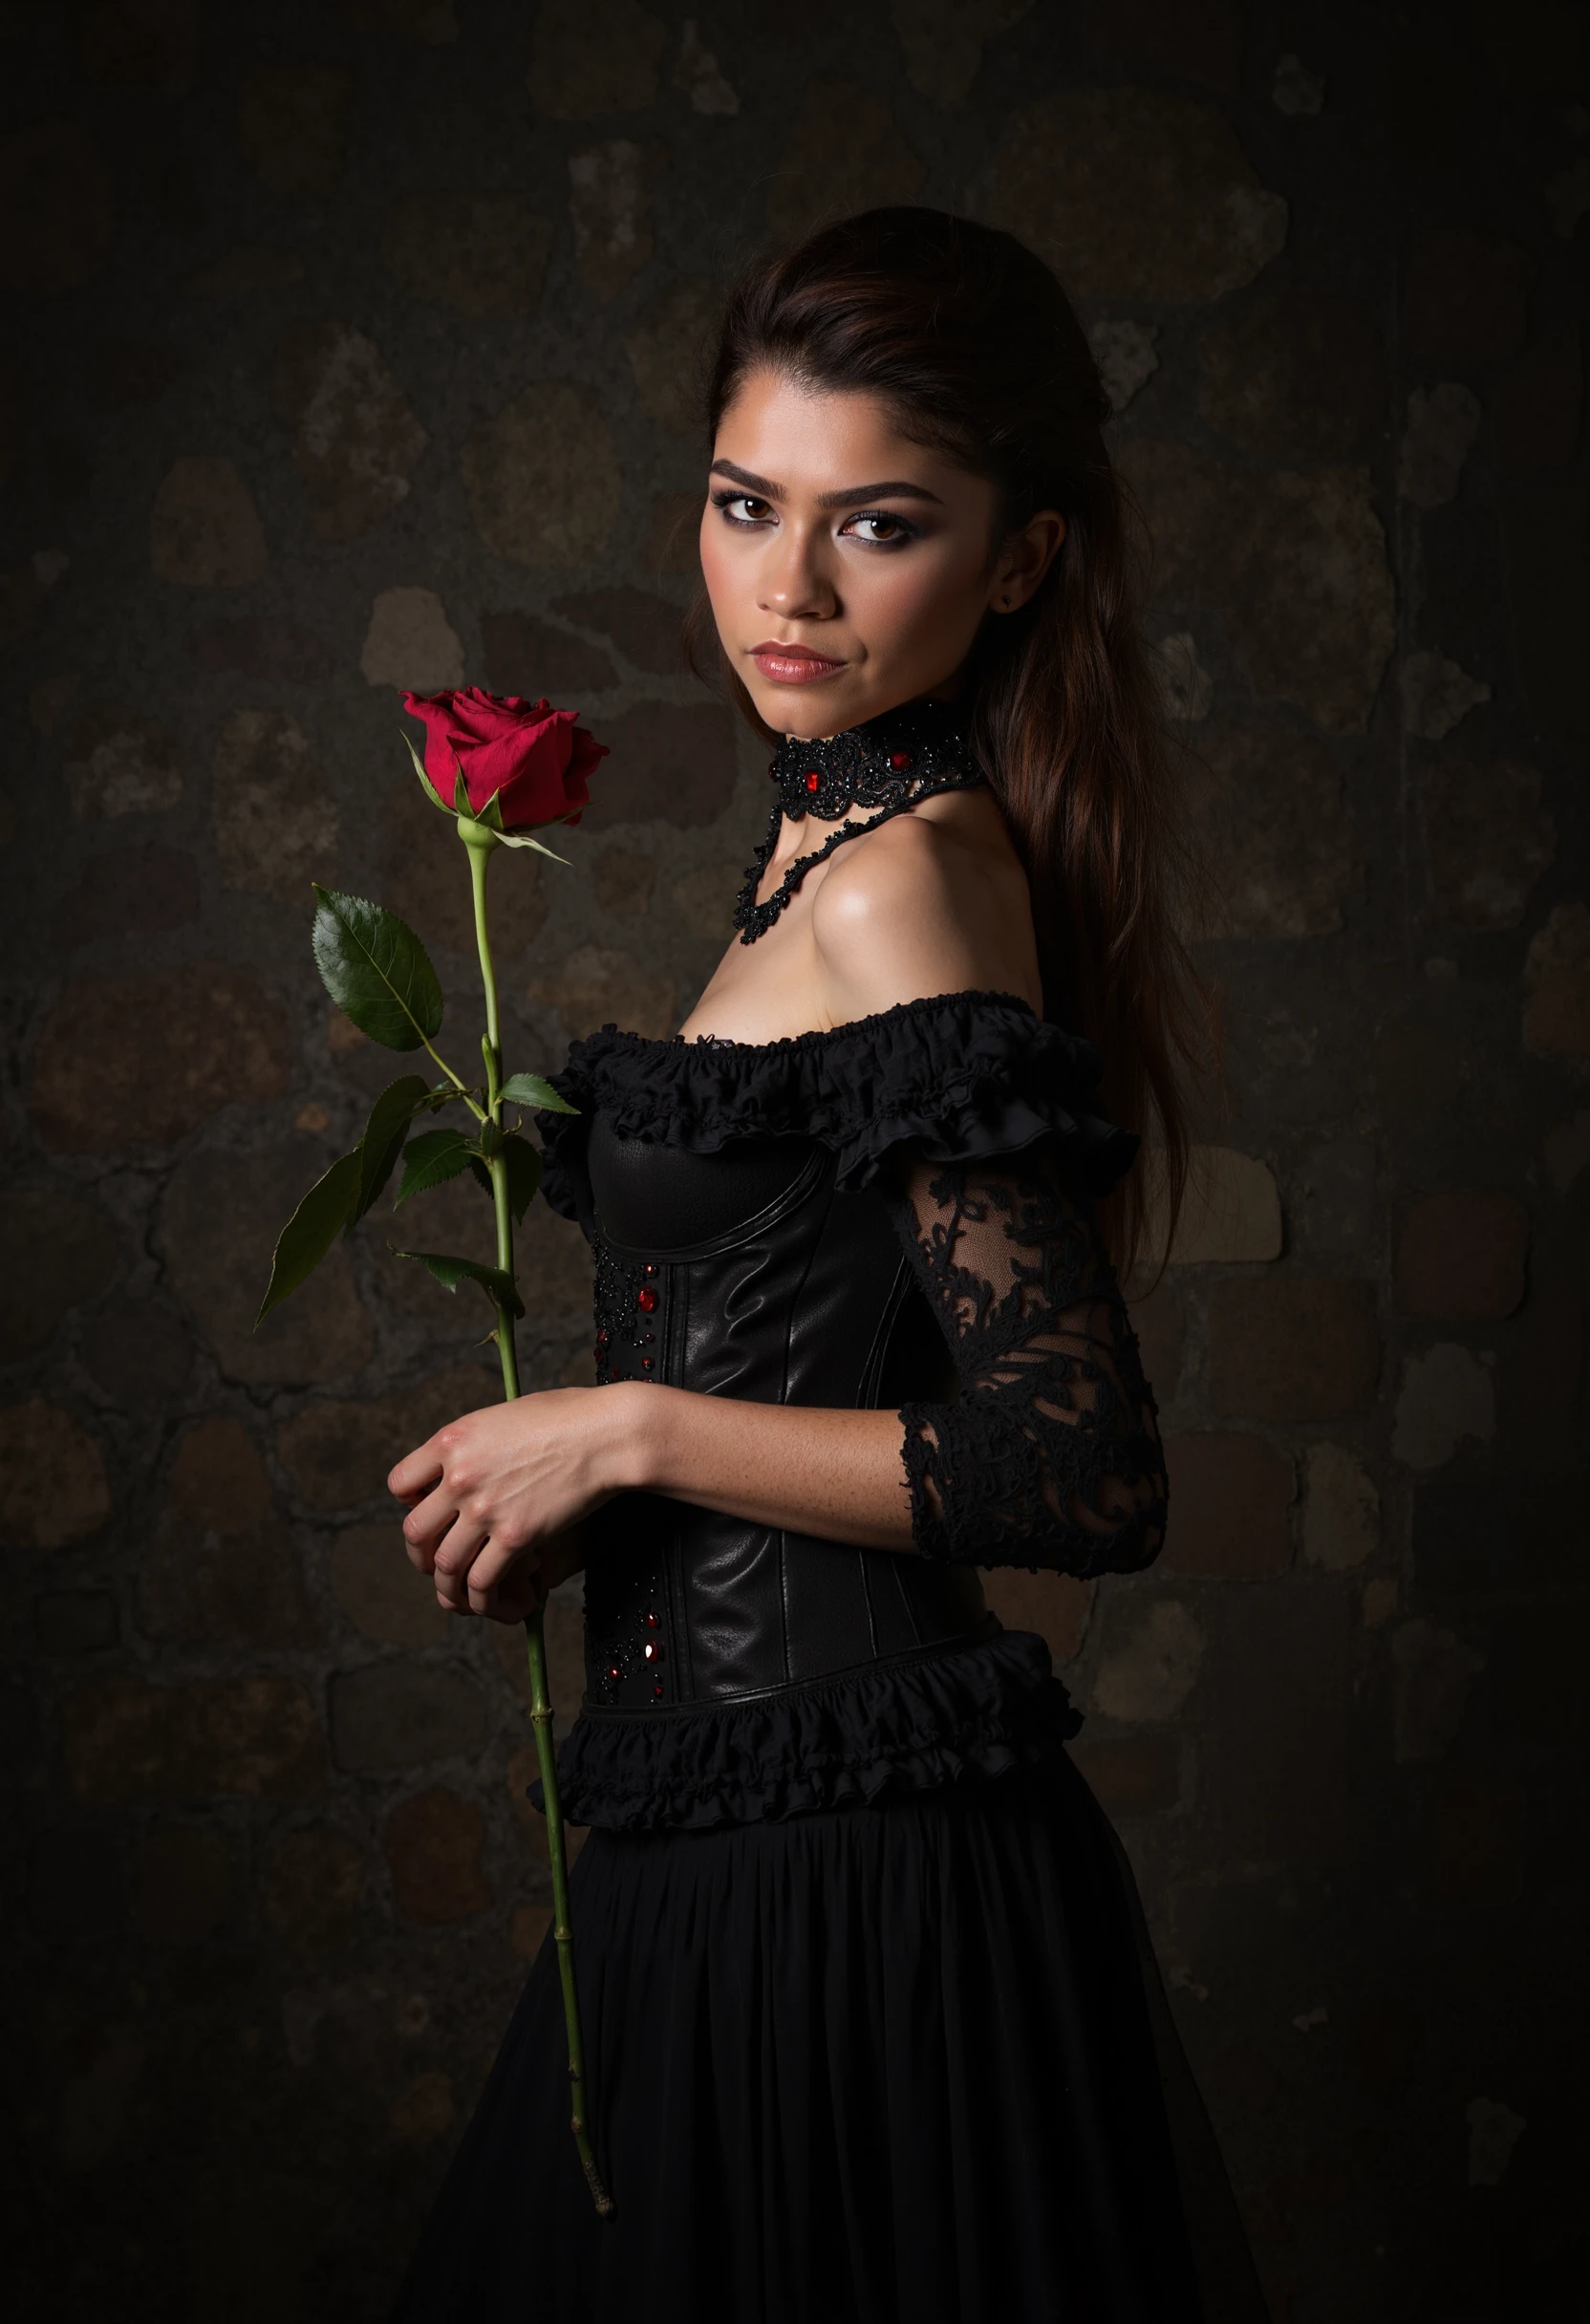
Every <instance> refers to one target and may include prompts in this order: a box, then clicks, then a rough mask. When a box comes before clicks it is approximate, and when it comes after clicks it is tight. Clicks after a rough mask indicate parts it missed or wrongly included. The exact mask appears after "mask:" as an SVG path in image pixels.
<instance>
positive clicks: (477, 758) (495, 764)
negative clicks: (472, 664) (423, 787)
mask: <svg viewBox="0 0 1590 2324" xmlns="http://www.w3.org/2000/svg"><path fill="white" fill-rule="evenodd" d="M403 708H404V709H405V710H407V711H408V712H410V714H411V715H412V716H413V717H415V718H417V719H423V720H424V721H425V772H426V774H427V775H428V776H429V777H430V780H431V782H432V783H433V784H434V785H435V786H436V788H437V790H438V792H439V793H440V796H441V798H442V799H443V800H444V801H445V802H446V804H447V805H448V806H449V807H451V805H452V803H453V793H454V788H455V785H456V782H457V777H458V773H459V770H460V769H461V768H462V773H463V786H464V789H465V790H466V791H467V792H468V794H469V804H470V806H471V807H473V808H474V810H475V812H476V814H477V815H479V814H481V813H482V812H483V810H484V808H485V807H487V806H488V805H489V803H490V802H491V801H492V800H493V799H496V800H498V801H499V802H500V803H501V809H502V816H503V828H504V830H505V831H534V830H539V829H540V828H542V826H543V825H544V824H548V823H578V822H579V820H580V809H581V808H582V807H584V806H585V805H586V803H587V801H588V799H589V797H590V793H589V792H588V791H587V789H586V782H587V778H588V777H589V776H590V775H591V774H592V773H593V772H594V771H595V768H596V766H597V764H598V763H599V762H600V761H601V760H603V759H605V758H606V757H607V754H608V746H607V744H606V743H605V742H595V741H593V740H592V738H591V736H590V735H589V734H587V732H586V730H585V728H584V727H583V726H576V724H575V723H574V717H575V714H574V712H573V711H572V710H554V709H553V708H552V705H551V703H550V702H548V701H547V700H546V699H543V700H541V701H539V702H526V701H523V700H521V699H520V697H519V696H518V695H517V694H486V693H484V692H483V690H482V689H481V688H480V687H479V686H466V687H464V688H462V690H461V691H457V692H455V691H452V690H449V691H448V692H446V693H444V694H405V695H404V697H403Z"/></svg>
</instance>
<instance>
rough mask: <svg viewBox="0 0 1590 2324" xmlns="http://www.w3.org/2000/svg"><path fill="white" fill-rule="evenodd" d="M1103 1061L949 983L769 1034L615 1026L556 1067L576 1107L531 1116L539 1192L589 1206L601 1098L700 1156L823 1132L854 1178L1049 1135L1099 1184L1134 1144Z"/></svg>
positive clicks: (650, 1133)
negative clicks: (752, 1038) (580, 1156)
mask: <svg viewBox="0 0 1590 2324" xmlns="http://www.w3.org/2000/svg"><path fill="white" fill-rule="evenodd" d="M1100 1070H1101V1062H1100V1058H1099V1053H1098V1051H1097V1050H1096V1049H1095V1048H1094V1047H1093V1045H1092V1044H1091V1043H1089V1042H1085V1041H1083V1040H1081V1039H1080V1038H1079V1037H1078V1036H1077V1035H1075V1034H1073V1033H1068V1032H1066V1031H1065V1030H1064V1027H1063V1026H1060V1025H1057V1024H1052V1023H1050V1022H1048V1021H1047V1020H1046V1019H1043V1018H1041V1017H1039V1016H1038V1015H1037V1014H1036V1013H1035V1012H1034V1010H1033V1009H1032V1008H1031V1007H1030V1006H1029V1004H1028V1003H1027V1002H1026V1001H1023V1000H1021V999H1020V998H1019V997H1018V996H1017V995H1016V994H1013V993H994V992H959V993H944V994H939V995H936V996H934V997H932V998H930V999H924V1000H918V1001H901V1002H899V1003H898V1004H897V1005H896V1006H895V1007H893V1008H890V1009H884V1010H881V1011H879V1012H878V1013H877V1014H876V1015H873V1016H870V1017H858V1018H855V1019H853V1020H851V1021H850V1022H848V1023H846V1024H839V1025H834V1026H832V1027H830V1028H829V1029H827V1030H826V1031H817V1032H809V1033H798V1034H794V1035H791V1036H788V1037H786V1038H784V1039H783V1040H780V1041H772V1042H763V1043H753V1042H738V1041H724V1040H721V1039H720V1038H718V1037H717V1036H714V1035H707V1034H703V1035H699V1036H698V1037H697V1038H696V1039H694V1040H687V1039H686V1038H685V1037H684V1035H683V1034H680V1033H675V1034H672V1035H669V1036H665V1037H660V1038H659V1037H654V1036H650V1035H647V1034H642V1033H630V1032H625V1031H622V1030H620V1028H619V1027H618V1026H616V1025H611V1024H610V1025H604V1026H603V1027H602V1029H601V1031H600V1032H598V1033H591V1034H590V1035H588V1036H587V1037H586V1038H585V1039H584V1040H583V1041H576V1042H575V1043H574V1044H572V1046H571V1047H570V1049H569V1062H568V1064H567V1065H566V1066H565V1067H564V1070H563V1071H562V1072H561V1073H559V1074H556V1075H554V1076H553V1087H555V1088H556V1089H557V1091H558V1093H559V1094H560V1096H562V1097H564V1098H565V1099H567V1101H568V1102H569V1105H571V1106H573V1107H575V1108H577V1109H578V1111H577V1113H576V1114H572V1115H570V1114H554V1113H542V1114H539V1115H538V1116H537V1117H536V1119H537V1128H538V1130H540V1132H541V1138H542V1146H543V1151H544V1155H545V1169H544V1173H543V1180H542V1184H543V1190H544V1192H545V1193H546V1195H547V1198H548V1201H549V1202H550V1203H551V1205H552V1207H553V1209H554V1210H557V1211H560V1212H562V1213H563V1215H564V1216H566V1217H574V1216H578V1211H579V1205H578V1199H577V1191H576V1181H575V1176H574V1162H575V1156H576V1154H577V1152H578V1150H579V1146H580V1144H581V1142H582V1141H583V1136H584V1118H585V1117H587V1116H589V1115H590V1114H591V1113H593V1112H595V1111H598V1110H600V1111H601V1112H603V1113H605V1114H607V1115H608V1117H609V1119H610V1121H611V1123H612V1128H613V1130H615V1131H616V1132H617V1134H618V1135H619V1136H620V1137H626V1138H639V1139H641V1140H643V1141H647V1142H650V1143H653V1144H657V1145H668V1146H675V1147H680V1148H683V1149H684V1150H685V1151H690V1152H696V1153H716V1152H718V1151H720V1150H721V1149H722V1148H723V1147H724V1146H726V1145H727V1144H729V1143H730V1142H731V1141H732V1140H734V1139H737V1138H746V1137H790V1136H806V1137H812V1138H816V1139H818V1140H820V1141H821V1142H822V1143H823V1144H825V1145H827V1146H828V1147H829V1148H831V1149H832V1151H834V1153H835V1154H836V1156H837V1182H838V1184H839V1185H840V1187H841V1188H843V1189H846V1190H852V1189H855V1188H859V1187H864V1186H868V1185H870V1184H872V1183H873V1182H874V1181H875V1180H876V1179H877V1178H878V1176H879V1174H880V1173H881V1172H882V1170H883V1167H884V1164H885V1161H886V1158H887V1156H888V1155H889V1154H890V1152H891V1151H892V1150H894V1149H895V1148H897V1147H901V1146H905V1145H913V1146H915V1147H916V1148H918V1149H919V1150H920V1151H923V1152H925V1153H926V1154H927V1155H928V1156H929V1157H930V1159H932V1160H934V1161H941V1162H967V1161H976V1160H978V1159H980V1158H985V1157H990V1156H993V1155H996V1154H1013V1153H1020V1152H1021V1151H1024V1150H1025V1149H1026V1148H1028V1147H1030V1146H1033V1145H1036V1144H1038V1143H1039V1142H1040V1141H1041V1140H1048V1141H1051V1142H1054V1143H1055V1144H1057V1145H1058V1146H1059V1147H1060V1149H1061V1150H1062V1151H1063V1153H1064V1159H1065V1161H1066V1163H1067V1165H1068V1166H1069V1167H1070V1168H1071V1169H1072V1170H1073V1171H1074V1172H1075V1173H1076V1175H1077V1176H1078V1177H1079V1178H1080V1179H1081V1181H1082V1183H1083V1184H1084V1185H1085V1187H1086V1189H1087V1191H1088V1192H1089V1193H1091V1194H1105V1193H1107V1191H1108V1190H1109V1188H1110V1187H1112V1186H1114V1185H1115V1184H1116V1183H1117V1182H1118V1181H1119V1180H1120V1179H1121V1178H1122V1177H1123V1176H1124V1175H1125V1174H1126V1173H1127V1171H1128V1169H1129V1168H1130V1167H1131V1163H1132V1160H1133V1157H1134V1156H1135V1154H1136V1152H1137V1148H1138V1143H1139V1141H1138V1138H1137V1136H1136V1134H1135V1133H1134V1132H1133V1131H1131V1130H1123V1129H1120V1128H1118V1127H1117V1125H1116V1124H1114V1123H1113V1122H1110V1121H1107V1120H1106V1118H1105V1117H1104V1115H1102V1114H1101V1113H1099V1112H1098V1111H1096V1110H1095V1109H1094V1107H1093V1104H1092V1092H1093V1090H1094V1088H1095V1087H1096V1085H1097V1083H1098V1080H1099V1076H1100Z"/></svg>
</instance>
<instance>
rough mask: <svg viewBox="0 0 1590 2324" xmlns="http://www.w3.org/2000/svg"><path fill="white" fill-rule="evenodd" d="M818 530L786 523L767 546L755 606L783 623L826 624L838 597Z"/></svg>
mask: <svg viewBox="0 0 1590 2324" xmlns="http://www.w3.org/2000/svg"><path fill="white" fill-rule="evenodd" d="M823 547H824V543H823V535H822V532H821V530H820V529H808V527H806V526H804V525H795V524H790V523H785V524H784V525H782V526H780V527H779V529H778V531H777V532H775V533H774V535H773V537H772V539H771V540H770V541H769V543H768V545H767V554H766V556H765V558H764V559H763V565H762V570H761V571H760V572H759V574H758V576H757V584H758V586H757V604H758V606H759V607H760V609H761V611H762V612H763V613H776V614H777V615H778V617H779V618H780V619H781V620H782V621H803V620H804V621H828V620H831V619H832V617H833V615H834V614H835V613H837V612H838V611H839V596H838V592H837V591H836V590H835V588H834V586H833V578H832V575H831V574H830V572H829V571H828V570H827V559H826V557H825V556H824V554H823Z"/></svg>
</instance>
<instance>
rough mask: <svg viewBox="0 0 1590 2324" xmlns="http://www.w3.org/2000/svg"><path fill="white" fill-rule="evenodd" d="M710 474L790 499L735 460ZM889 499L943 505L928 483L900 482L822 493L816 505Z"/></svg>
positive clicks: (762, 494)
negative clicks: (737, 463)
mask: <svg viewBox="0 0 1590 2324" xmlns="http://www.w3.org/2000/svg"><path fill="white" fill-rule="evenodd" d="M710 473H711V474H712V475H714V476H725V477H727V478H728V480H729V482H730V483H731V484H743V485H744V487H745V489H746V491H747V492H754V493H756V494H757V496H758V497H759V499H762V500H768V501H782V500H784V499H786V498H787V497H788V496H787V494H786V493H785V491H784V486H783V485H782V484H774V483H773V482H772V480H771V479H770V478H769V477H765V476H754V475H753V474H752V473H751V470H750V469H749V468H740V467H737V466H736V465H735V463H734V462H733V461H732V460H715V461H714V462H713V463H712V468H711V471H710ZM886 500H888V501H931V502H932V504H933V506H935V508H942V506H944V504H943V502H942V501H941V500H940V499H939V497H938V495H937V493H936V492H930V491H929V490H928V488H927V486H926V484H910V483H907V482H904V481H903V480H899V479H896V480H895V481H894V482H892V483H890V484H847V485H846V486H845V488H844V489H843V490H842V491H839V492H823V493H820V494H819V495H818V500H817V506H819V508H853V507H856V506H859V505H860V503H861V502H863V501H886Z"/></svg>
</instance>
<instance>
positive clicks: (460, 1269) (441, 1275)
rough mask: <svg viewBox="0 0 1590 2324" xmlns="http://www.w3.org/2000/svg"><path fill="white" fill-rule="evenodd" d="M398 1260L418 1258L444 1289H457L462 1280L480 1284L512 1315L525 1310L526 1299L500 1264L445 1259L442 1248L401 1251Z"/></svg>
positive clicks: (521, 1313)
mask: <svg viewBox="0 0 1590 2324" xmlns="http://www.w3.org/2000/svg"><path fill="white" fill-rule="evenodd" d="M398 1258H399V1259H419V1263H420V1265H421V1266H422V1267H429V1269H430V1271H431V1273H432V1274H433V1275H434V1276H435V1277H436V1280H437V1281H438V1282H439V1283H440V1285H441V1287H442V1289H443V1290H444V1291H456V1290H457V1289H458V1287H459V1285H460V1283H462V1282H471V1283H479V1284H480V1285H481V1287H482V1289H483V1291H484V1292H485V1294H486V1297H487V1298H488V1299H489V1300H490V1301H491V1302H492V1304H493V1305H494V1306H498V1305H501V1306H504V1307H505V1308H506V1309H507V1311H508V1313H509V1314H510V1315H515V1316H520V1315H523V1314H524V1312H525V1302H524V1301H523V1300H522V1299H521V1298H520V1296H519V1294H518V1292H517V1291H516V1290H515V1288H514V1282H513V1278H512V1276H511V1275H505V1274H504V1273H503V1270H502V1269H501V1267H483V1266H482V1265H481V1263H480V1261H479V1259H446V1258H444V1257H443V1256H442V1254H441V1253H440V1251H399V1252H398Z"/></svg>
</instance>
